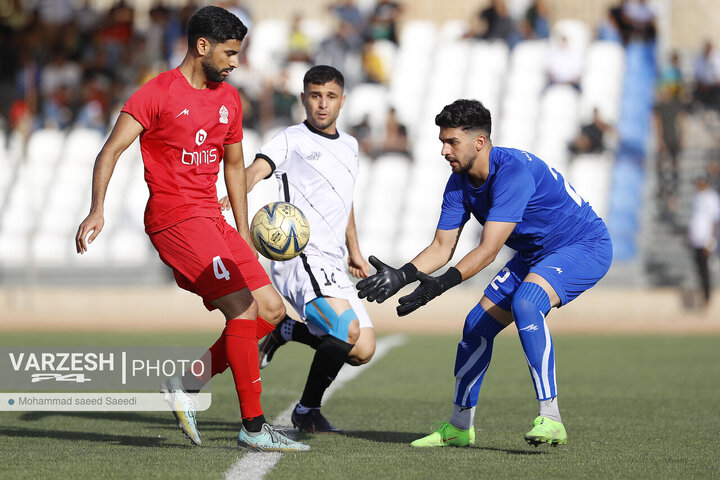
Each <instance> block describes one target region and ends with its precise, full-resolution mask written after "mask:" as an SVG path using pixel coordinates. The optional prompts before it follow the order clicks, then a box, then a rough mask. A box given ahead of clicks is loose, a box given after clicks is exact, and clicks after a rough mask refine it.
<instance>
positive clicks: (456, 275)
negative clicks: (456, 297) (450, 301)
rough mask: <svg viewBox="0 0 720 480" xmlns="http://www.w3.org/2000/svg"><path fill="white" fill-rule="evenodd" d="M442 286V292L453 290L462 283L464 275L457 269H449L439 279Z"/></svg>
mask: <svg viewBox="0 0 720 480" xmlns="http://www.w3.org/2000/svg"><path fill="white" fill-rule="evenodd" d="M437 278H438V280H439V281H440V285H441V286H442V291H443V292H444V291H446V290H449V289H451V288H452V287H454V286H456V285H460V283H461V282H462V280H463V278H462V273H460V270H458V269H457V268H455V267H450V268H448V271H447V272H445V273H443V274H442V275H440V276H439V277H437Z"/></svg>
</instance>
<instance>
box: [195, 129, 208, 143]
mask: <svg viewBox="0 0 720 480" xmlns="http://www.w3.org/2000/svg"><path fill="white" fill-rule="evenodd" d="M206 138H207V132H206V131H205V130H203V129H202V128H201V129H200V130H198V132H197V133H196V134H195V143H196V144H197V146H198V147H199V146H200V145H202V144H203V142H205V139H206Z"/></svg>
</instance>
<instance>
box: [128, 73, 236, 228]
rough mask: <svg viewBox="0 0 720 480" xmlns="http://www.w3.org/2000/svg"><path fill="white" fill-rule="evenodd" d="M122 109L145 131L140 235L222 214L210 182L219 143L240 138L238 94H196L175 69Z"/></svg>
mask: <svg viewBox="0 0 720 480" xmlns="http://www.w3.org/2000/svg"><path fill="white" fill-rule="evenodd" d="M122 111H123V112H126V113H129V114H130V115H132V116H133V118H135V120H137V121H138V122H140V124H141V125H142V126H143V127H144V128H145V130H144V131H143V132H142V134H141V135H140V150H141V152H142V158H143V163H144V164H145V181H146V182H147V184H148V188H149V190H150V198H149V199H148V203H147V207H146V208H145V231H146V232H147V233H153V232H157V231H159V230H162V229H164V228H167V227H170V226H172V225H175V224H177V223H179V222H182V221H183V220H187V219H188V218H192V217H212V218H216V217H219V216H221V215H222V213H221V211H220V205H219V204H218V198H217V190H216V188H215V183H216V182H217V178H218V171H219V169H220V161H221V160H222V158H223V155H224V153H225V148H224V146H223V145H230V144H233V143H238V142H239V141H241V140H242V137H243V134H242V103H241V102H240V96H239V95H238V92H237V90H235V89H234V88H233V87H231V86H230V85H227V84H225V83H208V87H207V88H205V89H201V90H199V89H197V88H194V87H192V86H191V85H190V83H189V82H188V81H187V79H186V78H185V77H184V76H183V74H182V73H181V72H180V70H179V69H177V68H176V69H174V70H170V71H168V72H164V73H161V74H160V75H158V76H157V77H155V78H153V79H152V80H150V81H149V82H147V83H146V84H145V85H143V86H142V87H140V89H139V90H138V91H137V92H135V93H134V94H133V96H132V97H130V99H129V100H128V101H127V103H126V104H125V107H124V108H123V109H122Z"/></svg>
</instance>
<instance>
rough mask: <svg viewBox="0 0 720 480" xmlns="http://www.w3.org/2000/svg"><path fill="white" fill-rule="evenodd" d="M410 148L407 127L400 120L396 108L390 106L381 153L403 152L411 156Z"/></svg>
mask: <svg viewBox="0 0 720 480" xmlns="http://www.w3.org/2000/svg"><path fill="white" fill-rule="evenodd" d="M409 150H410V149H409V147H408V138H407V128H405V125H403V124H402V123H400V122H399V121H398V119H397V112H396V111H395V109H394V108H390V109H389V110H388V114H387V119H386V120H385V138H384V139H383V142H382V145H381V146H380V152H379V153H402V154H405V155H408V158H409Z"/></svg>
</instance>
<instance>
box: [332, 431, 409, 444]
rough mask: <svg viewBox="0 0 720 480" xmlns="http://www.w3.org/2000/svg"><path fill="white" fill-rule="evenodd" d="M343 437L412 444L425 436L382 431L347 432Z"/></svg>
mask: <svg viewBox="0 0 720 480" xmlns="http://www.w3.org/2000/svg"><path fill="white" fill-rule="evenodd" d="M343 435H344V436H346V437H353V438H362V439H363V440H372V441H373V442H383V443H410V442H412V441H413V440H417V439H418V438H420V437H422V436H423V435H422V434H420V433H411V432H382V431H355V432H347V431H346V432H345V433H344V434H343Z"/></svg>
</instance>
